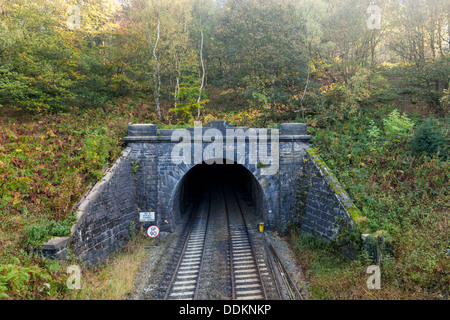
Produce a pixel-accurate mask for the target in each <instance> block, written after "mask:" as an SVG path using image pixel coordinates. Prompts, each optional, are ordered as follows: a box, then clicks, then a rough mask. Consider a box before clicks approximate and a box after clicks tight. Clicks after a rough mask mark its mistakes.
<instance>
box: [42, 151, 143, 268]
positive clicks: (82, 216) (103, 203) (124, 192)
mask: <svg viewBox="0 0 450 320" xmlns="http://www.w3.org/2000/svg"><path fill="white" fill-rule="evenodd" d="M130 151H131V149H130V148H127V149H125V150H124V151H123V153H122V156H121V157H120V158H119V159H118V160H117V161H116V162H115V163H114V165H113V166H112V167H111V168H110V169H109V170H108V171H107V172H106V174H105V176H104V177H103V178H102V179H101V180H100V181H98V182H97V184H96V185H95V186H94V187H93V189H92V190H91V191H90V192H89V194H88V195H87V197H86V198H85V199H84V200H83V201H82V202H81V204H80V206H79V207H78V209H77V216H78V221H77V222H76V224H75V225H74V226H73V227H72V230H71V236H70V237H62V238H53V239H51V240H50V241H49V242H47V243H46V244H44V245H43V246H42V250H43V251H44V255H50V256H55V257H57V258H61V257H63V256H64V255H65V254H67V251H68V250H70V252H71V253H73V254H75V255H76V256H78V257H80V258H81V259H82V260H83V261H84V262H85V263H86V264H87V265H91V264H96V263H98V262H99V261H103V260H104V259H105V258H106V257H107V256H108V255H109V254H110V253H111V252H113V251H115V250H116V249H119V248H120V247H121V246H123V245H124V244H125V243H126V242H127V241H128V239H129V237H130V233H131V232H132V231H133V230H134V232H136V231H137V229H138V227H139V214H138V212H139V211H138V206H137V201H136V187H135V183H134V181H133V173H132V168H133V166H132V160H133V159H132V158H131V157H130Z"/></svg>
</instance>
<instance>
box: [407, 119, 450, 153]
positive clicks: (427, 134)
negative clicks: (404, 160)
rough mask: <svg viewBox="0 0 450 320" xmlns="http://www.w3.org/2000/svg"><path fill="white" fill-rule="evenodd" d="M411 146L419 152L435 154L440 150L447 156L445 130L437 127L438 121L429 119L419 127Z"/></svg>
mask: <svg viewBox="0 0 450 320" xmlns="http://www.w3.org/2000/svg"><path fill="white" fill-rule="evenodd" d="M411 148H412V150H413V151H414V152H417V153H419V154H426V155H429V156H433V155H436V154H437V153H438V152H439V153H440V155H442V156H444V157H446V156H447V151H448V150H447V149H448V143H447V142H446V138H445V135H444V133H443V130H442V129H440V128H438V127H437V123H436V121H433V120H432V119H427V120H426V121H425V122H424V123H423V124H422V125H420V126H419V127H418V128H417V130H416V133H415V134H414V136H413V139H412V141H411Z"/></svg>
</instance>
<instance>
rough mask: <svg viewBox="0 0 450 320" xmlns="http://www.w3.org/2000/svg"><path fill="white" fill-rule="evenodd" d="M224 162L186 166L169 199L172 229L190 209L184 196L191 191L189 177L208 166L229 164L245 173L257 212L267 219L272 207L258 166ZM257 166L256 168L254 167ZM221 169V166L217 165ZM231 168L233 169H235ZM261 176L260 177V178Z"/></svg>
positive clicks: (229, 167) (247, 189) (248, 190)
mask: <svg viewBox="0 0 450 320" xmlns="http://www.w3.org/2000/svg"><path fill="white" fill-rule="evenodd" d="M207 160H208V161H209V160H210V161H214V160H216V163H217V160H219V159H212V158H210V159H207ZM220 160H222V164H206V163H205V161H202V162H199V163H195V164H191V165H188V166H186V167H185V168H184V170H183V174H182V175H181V176H180V178H179V180H178V181H177V182H176V184H175V185H174V192H173V193H172V196H171V199H170V201H169V217H170V220H171V224H172V229H173V228H174V227H175V226H176V225H177V224H178V223H179V222H180V221H181V219H182V215H183V214H184V213H185V211H186V210H187V209H188V206H187V205H188V204H187V203H185V201H184V196H185V194H186V192H189V191H187V190H186V189H185V187H186V186H189V183H190V182H189V179H191V178H192V177H193V175H195V174H197V173H199V171H201V170H202V168H208V167H209V166H214V165H215V166H228V167H224V169H225V168H227V169H231V168H232V167H231V166H234V168H233V169H234V170H238V171H239V172H237V173H242V174H244V175H245V178H243V179H242V180H244V181H246V184H245V186H244V187H245V188H246V190H245V191H246V192H247V193H248V194H249V195H250V197H251V201H252V204H253V205H254V206H255V211H256V214H257V215H258V216H259V217H260V218H261V220H262V221H266V220H267V218H268V217H267V215H268V212H269V211H270V212H271V208H270V205H269V201H268V200H267V194H266V192H265V190H264V187H263V185H262V184H261V181H260V177H259V175H258V172H257V168H256V166H254V165H248V164H247V163H245V164H240V163H237V162H236V161H232V160H230V159H228V161H229V162H228V164H227V162H226V161H227V159H226V158H222V159H220ZM253 167H255V168H253ZM217 168H218V170H220V168H219V167H217ZM233 169H231V170H233ZM258 178H259V179H258ZM191 205H192V203H191Z"/></svg>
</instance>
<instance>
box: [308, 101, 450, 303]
mask: <svg viewBox="0 0 450 320" xmlns="http://www.w3.org/2000/svg"><path fill="white" fill-rule="evenodd" d="M433 122H434V124H433V125H431V123H433ZM411 123H412V121H411V120H410V118H409V117H406V116H403V117H402V116H400V114H399V113H398V112H397V111H395V112H394V111H390V110H389V109H386V110H381V109H378V110H375V111H374V110H373V109H365V108H363V109H360V111H359V114H358V116H357V117H354V118H352V119H351V120H345V119H344V120H340V121H334V122H333V124H332V125H328V126H326V127H324V128H314V133H313V143H314V145H315V147H316V148H318V150H319V153H320V156H321V158H322V159H324V161H325V162H326V163H327V164H328V165H329V166H330V167H331V168H332V169H333V172H334V173H336V176H337V178H338V179H339V182H340V183H341V185H342V187H343V188H345V190H347V191H348V193H349V196H350V197H351V198H352V199H353V200H354V201H355V204H356V205H357V206H358V207H359V208H361V213H362V215H363V216H365V217H366V218H367V222H366V223H365V226H364V229H363V230H362V232H363V233H368V234H372V235H376V236H378V235H383V236H382V238H384V239H388V240H389V247H388V249H387V252H390V253H389V254H388V255H385V256H384V258H383V269H382V270H383V271H382V272H383V279H384V280H383V283H384V286H385V287H386V288H389V293H390V294H392V295H393V296H396V297H399V296H400V297H405V296H410V294H413V292H414V293H417V292H419V291H420V292H422V293H423V294H424V295H425V296H426V297H436V296H440V297H441V298H442V295H445V292H446V290H448V289H446V286H445V285H443V283H444V282H445V281H444V279H448V273H446V272H445V271H444V270H445V268H448V259H446V258H445V252H446V248H447V246H448V239H447V240H446V238H445V237H446V236H445V235H444V234H445V232H444V233H443V229H442V227H443V226H444V225H446V221H448V218H449V214H448V210H447V207H448V206H447V204H446V203H448V186H447V184H448V183H447V182H448V179H449V178H450V176H449V170H448V165H449V162H448V161H447V160H446V159H445V158H442V157H437V156H436V155H431V156H428V157H422V156H421V154H420V153H412V152H411V148H410V144H409V143H408V142H409V141H411V139H412V141H414V137H412V130H411ZM444 124H445V122H442V121H436V120H434V121H430V122H428V121H425V122H424V124H423V126H425V127H428V129H424V132H423V133H422V134H420V135H425V136H428V133H427V131H426V130H430V129H431V128H433V127H434V129H433V130H436V129H437V128H442V127H445V125H444ZM430 125H431V127H430ZM421 126H422V125H421ZM419 127H420V126H419ZM439 130H442V129H439ZM418 132H419V130H418V129H417V130H416V132H415V135H418V134H419V133H418ZM436 140H440V138H437V139H436ZM394 141H401V143H399V142H397V143H394ZM385 142H388V143H389V147H385V145H384V143H385ZM424 144H425V145H427V146H430V145H432V144H428V143H427V142H424ZM378 146H381V147H380V148H373V147H378ZM414 152H415V151H414ZM370 246H371V249H370V250H371V254H372V257H368V256H367V254H366V256H364V255H363V254H361V257H360V258H359V259H358V262H357V263H358V264H359V265H361V264H362V265H365V264H366V263H367V262H368V261H369V262H370V263H373V262H372V260H371V259H372V258H376V255H377V245H375V244H374V243H371V244H370ZM305 247H306V246H305ZM312 250H313V251H314V252H315V254H317V255H318V256H320V258H318V261H319V262H318V263H320V264H322V263H325V262H324V260H326V259H327V258H326V254H323V255H322V254H321V253H320V252H319V251H318V250H317V249H314V248H312ZM330 250H331V249H329V250H328V252H330ZM329 254H330V253H328V255H329ZM420 256H422V258H418V257H420ZM335 268H336V269H337V270H339V271H340V272H344V270H347V271H350V270H351V271H352V272H354V273H355V274H356V275H357V274H358V269H357V265H355V266H350V267H349V265H348V264H347V263H344V262H340V263H339V264H338V265H336V266H335ZM328 270H329V269H328ZM332 273H333V272H332V271H331V270H329V271H328V275H330V276H326V275H324V278H321V277H318V275H317V273H316V271H314V270H313V271H311V276H313V275H314V277H315V278H314V279H316V281H318V282H317V283H318V284H316V286H319V288H320V289H319V288H316V289H315V290H318V291H317V292H319V291H320V292H321V293H320V294H321V295H322V294H325V293H326V295H327V296H330V295H331V296H333V295H339V294H341V293H343V291H342V287H343V285H344V284H346V285H348V286H349V287H348V288H347V289H346V291H345V292H347V293H349V292H351V291H352V290H358V288H359V287H358V286H359V284H356V285H355V284H354V283H351V281H350V278H339V280H337V279H331V278H330V277H331V274H332ZM320 279H322V280H320ZM355 279H358V276H356V278H355ZM436 279H440V280H439V281H437V280H436ZM361 280H364V279H361ZM330 281H331V282H330ZM365 294H366V293H361V296H362V297H365Z"/></svg>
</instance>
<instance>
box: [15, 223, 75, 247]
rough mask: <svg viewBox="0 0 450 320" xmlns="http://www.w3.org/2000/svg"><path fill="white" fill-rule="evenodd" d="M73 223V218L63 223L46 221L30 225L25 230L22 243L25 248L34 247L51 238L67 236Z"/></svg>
mask: <svg viewBox="0 0 450 320" xmlns="http://www.w3.org/2000/svg"><path fill="white" fill-rule="evenodd" d="M74 221H75V220H74V217H70V218H69V219H67V220H66V221H63V222H57V221H54V220H50V221H48V220H47V221H44V222H42V223H40V224H31V225H29V226H28V227H26V228H25V232H24V234H25V235H26V236H25V238H24V240H23V242H24V244H25V245H26V246H35V245H39V244H42V243H43V242H45V241H48V240H49V239H50V238H51V237H64V236H68V235H69V234H70V229H71V227H72V224H73V222H74Z"/></svg>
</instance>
